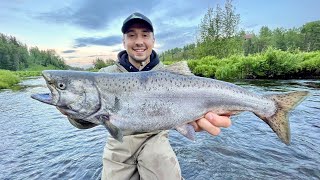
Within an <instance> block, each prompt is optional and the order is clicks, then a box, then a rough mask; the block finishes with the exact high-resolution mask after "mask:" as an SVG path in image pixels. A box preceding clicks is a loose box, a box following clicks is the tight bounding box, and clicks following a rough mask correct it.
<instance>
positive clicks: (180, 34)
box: [156, 26, 197, 52]
mask: <svg viewBox="0 0 320 180" xmlns="http://www.w3.org/2000/svg"><path fill="white" fill-rule="evenodd" d="M196 29H197V27H196V26H193V27H187V28H184V27H181V28H176V29H172V30H168V31H162V32H160V33H159V34H156V42H157V43H158V44H160V47H159V48H157V49H158V51H159V52H162V51H165V50H168V49H172V48H175V47H183V46H185V45H187V44H191V43H194V42H196V39H195V37H196Z"/></svg>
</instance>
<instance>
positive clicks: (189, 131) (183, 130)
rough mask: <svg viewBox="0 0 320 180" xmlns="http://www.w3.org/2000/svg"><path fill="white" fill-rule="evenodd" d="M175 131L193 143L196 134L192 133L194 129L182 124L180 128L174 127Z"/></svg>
mask: <svg viewBox="0 0 320 180" xmlns="http://www.w3.org/2000/svg"><path fill="white" fill-rule="evenodd" d="M176 130H177V131H178V132H179V133H180V134H182V135H184V136H185V137H187V138H188V139H190V140H192V141H194V140H195V134H196V132H195V131H194V128H193V126H192V125H190V124H183V125H180V126H177V127H176Z"/></svg>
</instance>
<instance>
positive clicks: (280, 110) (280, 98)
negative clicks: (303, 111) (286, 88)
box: [258, 91, 309, 145]
mask: <svg viewBox="0 0 320 180" xmlns="http://www.w3.org/2000/svg"><path fill="white" fill-rule="evenodd" d="M308 94H309V92H307V91H297V92H290V93H285V94H275V95H269V96H268V98H270V99H272V100H273V101H275V102H276V106H277V111H276V113H275V114H274V115H273V116H271V117H261V116H260V115H258V116H259V117H260V118H261V119H263V120H264V121H265V122H266V123H267V124H268V125H269V126H270V127H271V129H272V130H273V131H274V132H275V133H276V134H277V135H278V137H279V138H280V139H281V141H282V142H284V143H285V144H286V145H289V144H290V126H289V121H288V113H289V112H290V111H291V110H292V109H294V108H295V107H296V106H297V105H298V104H300V103H301V102H302V101H303V100H304V99H305V98H306V97H307V96H308Z"/></svg>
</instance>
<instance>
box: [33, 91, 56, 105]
mask: <svg viewBox="0 0 320 180" xmlns="http://www.w3.org/2000/svg"><path fill="white" fill-rule="evenodd" d="M31 98H33V99H35V100H38V101H40V102H43V103H46V104H49V105H54V106H55V104H54V103H53V101H52V96H51V93H43V94H32V95H31Z"/></svg>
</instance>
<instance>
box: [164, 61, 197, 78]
mask: <svg viewBox="0 0 320 180" xmlns="http://www.w3.org/2000/svg"><path fill="white" fill-rule="evenodd" d="M162 71H169V72H173V73H177V74H182V75H186V76H193V75H194V74H192V72H191V70H190V68H189V66H188V63H187V61H179V62H176V63H174V64H171V65H167V66H165V67H164V69H162Z"/></svg>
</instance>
